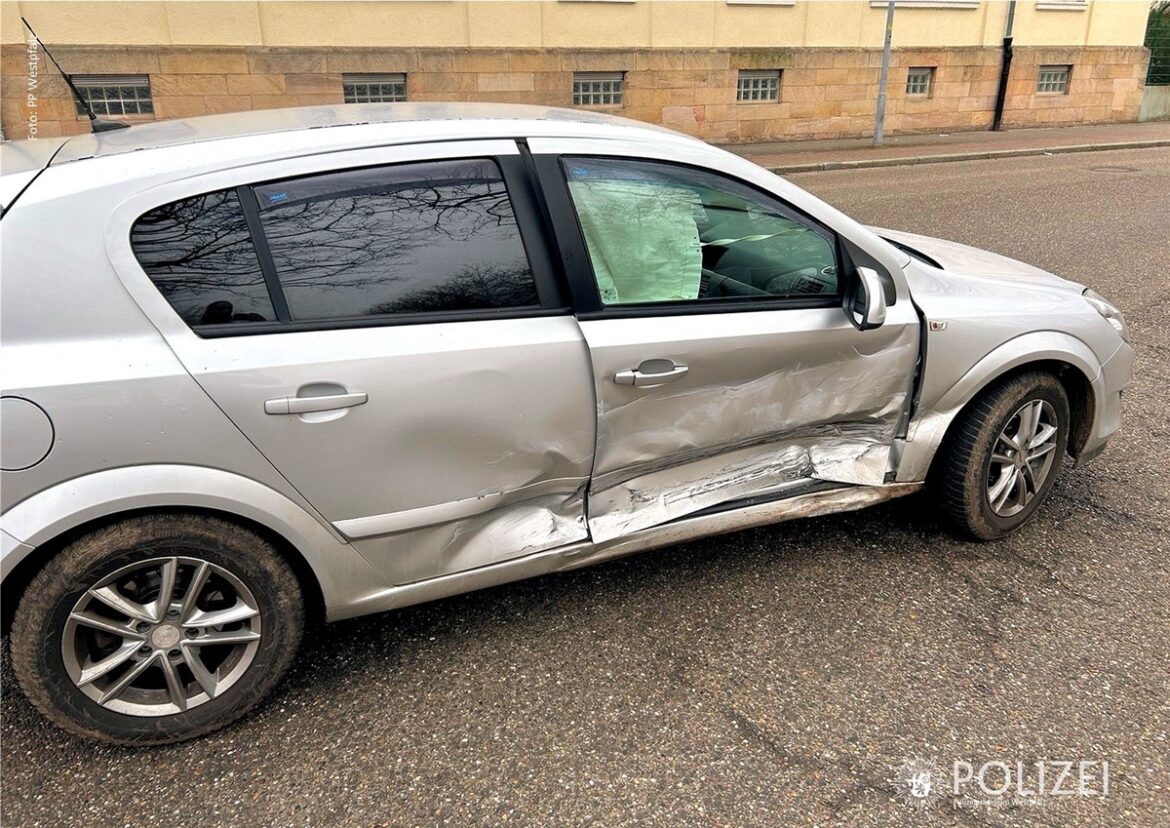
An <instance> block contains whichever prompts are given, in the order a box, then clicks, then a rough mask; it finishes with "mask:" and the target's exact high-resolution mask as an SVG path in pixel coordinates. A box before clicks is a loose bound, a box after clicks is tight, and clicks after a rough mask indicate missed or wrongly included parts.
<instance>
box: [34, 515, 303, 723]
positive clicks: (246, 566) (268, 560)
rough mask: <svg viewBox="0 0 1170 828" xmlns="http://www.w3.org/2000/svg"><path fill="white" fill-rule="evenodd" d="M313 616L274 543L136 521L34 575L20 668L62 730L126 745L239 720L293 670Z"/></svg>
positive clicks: (202, 519)
mask: <svg viewBox="0 0 1170 828" xmlns="http://www.w3.org/2000/svg"><path fill="white" fill-rule="evenodd" d="M303 621H304V609H303V604H302V598H301V593H300V589H299V585H298V583H297V579H296V576H295V575H294V574H293V572H292V570H291V569H290V568H289V566H288V564H287V563H286V562H285V561H284V560H283V558H281V556H280V555H279V553H278V552H277V551H276V550H275V549H274V548H273V547H272V545H271V544H270V543H268V542H267V541H266V540H265V539H264V538H262V537H260V536H259V535H257V534H255V533H254V532H252V531H249V530H248V529H245V528H243V527H241V526H238V525H235V524H233V523H230V522H228V521H225V520H220V519H218V518H212V517H206V516H199V515H190V514H165V515H148V516H138V517H133V518H130V519H127V520H124V521H120V522H118V523H115V524H112V525H109V526H106V527H104V528H101V529H98V530H96V531H94V532H91V533H89V534H87V535H85V536H83V537H80V538H78V539H77V540H75V541H74V542H73V543H71V544H69V545H68V546H67V547H65V548H64V549H63V550H61V552H60V553H59V554H58V555H56V556H55V557H54V558H53V559H52V560H51V561H50V562H49V563H48V564H47V565H46V566H45V568H44V569H43V570H42V571H41V572H40V573H39V574H38V576H37V577H36V578H34V579H33V581H32V583H31V584H30V585H29V587H28V589H27V590H26V591H25V593H24V595H23V596H22V598H21V600H20V603H19V605H18V607H17V610H16V615H15V617H14V619H13V627H12V636H11V641H12V662H13V668H14V671H15V673H16V677H17V680H18V681H19V682H20V685H21V687H22V688H23V689H24V691H25V693H26V694H27V696H28V697H29V699H30V700H31V701H32V702H33V704H35V705H36V706H37V708H39V709H40V710H41V712H42V713H44V714H45V716H47V717H48V718H49V719H51V720H52V721H53V722H55V723H56V724H58V725H60V726H61V727H62V728H64V729H65V730H68V731H70V732H72V733H76V734H78V735H81V736H87V737H91V738H95V739H101V740H104V741H108V742H114V743H118V744H165V743H168V742H177V741H181V740H183V739H189V738H192V737H195V736H199V735H202V734H204V733H208V732H210V731H212V730H215V729H217V728H220V727H222V726H224V725H225V724H228V723H229V722H231V721H233V720H235V719H237V718H238V717H240V716H242V715H243V714H244V713H245V712H247V711H248V710H249V709H250V708H252V707H253V706H254V705H255V704H256V703H257V702H258V701H260V699H262V698H263V697H264V696H265V695H266V694H267V693H268V692H269V691H270V690H271V689H272V687H273V686H274V685H275V684H276V683H277V682H278V681H279V680H280V679H281V677H282V676H283V675H284V673H285V672H286V670H287V669H288V667H289V665H290V664H291V663H292V660H293V657H294V655H295V654H296V650H297V647H298V645H299V644H300V639H301V629H302V625H303Z"/></svg>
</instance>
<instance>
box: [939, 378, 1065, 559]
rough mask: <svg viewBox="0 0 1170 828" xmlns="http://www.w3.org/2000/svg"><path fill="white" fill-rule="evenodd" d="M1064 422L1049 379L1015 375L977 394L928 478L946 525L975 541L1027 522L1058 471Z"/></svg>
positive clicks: (1058, 389)
mask: <svg viewBox="0 0 1170 828" xmlns="http://www.w3.org/2000/svg"><path fill="white" fill-rule="evenodd" d="M1033 418H1035V419H1034V420H1033ZM1069 422H1070V416H1069V403H1068V395H1067V394H1066V393H1065V390H1064V387H1063V386H1062V385H1061V384H1060V381H1059V380H1058V379H1057V378H1056V377H1055V376H1053V375H1052V374H1049V373H1044V372H1029V373H1026V374H1018V375H1016V376H1014V377H1010V378H1008V379H1006V380H1004V381H1002V382H999V383H997V384H996V385H995V386H993V387H992V388H990V389H988V390H987V391H986V392H984V393H983V394H982V395H981V396H980V397H978V398H977V399H976V400H975V401H974V403H972V404H971V405H970V406H969V407H968V408H967V409H966V410H965V411H964V412H963V413H962V414H961V415H960V419H959V421H958V422H956V423H955V426H954V429H953V431H952V432H951V434H950V435H949V436H948V439H947V443H946V444H945V446H944V449H943V452H942V455H941V457H940V461H941V462H940V464H939V466H938V468H937V470H936V473H935V481H934V482H935V489H936V492H937V494H938V496H939V500H940V501H941V505H942V508H943V512H944V514H945V515H946V517H947V518H948V520H949V522H950V523H951V524H952V525H953V526H954V527H955V528H956V529H957V530H958V531H959V532H960V533H962V534H965V535H968V536H970V537H972V538H975V539H977V540H995V539H996V538H1002V537H1003V536H1005V535H1007V534H1009V533H1011V532H1013V531H1015V530H1016V529H1018V528H1019V527H1020V526H1022V525H1023V524H1024V523H1026V522H1027V521H1028V519H1029V518H1030V517H1031V516H1032V515H1033V514H1035V512H1036V509H1038V508H1039V507H1040V505H1041V504H1042V503H1043V502H1044V500H1045V499H1046V498H1047V497H1048V493H1049V492H1050V491H1051V490H1052V485H1053V483H1054V482H1055V481H1056V477H1057V475H1058V474H1059V473H1060V470H1061V468H1062V466H1063V465H1064V455H1065V451H1066V449H1067V447H1068V435H1069ZM1024 431H1027V432H1028V433H1027V434H1026V435H1023V434H1022V432H1024ZM1021 446H1022V447H1023V448H1021Z"/></svg>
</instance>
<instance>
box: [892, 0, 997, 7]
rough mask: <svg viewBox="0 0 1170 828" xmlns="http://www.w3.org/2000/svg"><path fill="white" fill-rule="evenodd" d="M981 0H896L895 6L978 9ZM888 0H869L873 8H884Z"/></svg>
mask: <svg viewBox="0 0 1170 828" xmlns="http://www.w3.org/2000/svg"><path fill="white" fill-rule="evenodd" d="M979 3H980V0H894V7H895V8H907V9H977V8H979ZM887 5H889V4H888V3H887V2H886V0H869V6H870V8H873V9H884V8H885V7H886V6H887Z"/></svg>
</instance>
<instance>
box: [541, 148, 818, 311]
mask: <svg viewBox="0 0 1170 828" xmlns="http://www.w3.org/2000/svg"><path fill="white" fill-rule="evenodd" d="M563 163H564V168H565V173H566V177H567V179H568V183H569V193H570V196H571V197H572V201H573V205H574V207H575V209H576V211H577V217H578V220H579V222H580V224H581V230H582V233H583V235H584V237H585V243H586V246H587V248H588V251H589V259H590V262H591V264H592V266H593V275H594V278H595V279H596V281H597V289H598V292H599V293H600V295H601V300H602V302H603V303H604V304H606V305H624V304H637V303H649V302H678V301H689V300H720V299H727V298H750V297H765V298H767V297H771V298H777V297H786V298H810V297H829V296H834V295H837V294H838V285H837V262H836V255H835V252H834V249H835V245H834V240H833V237H832V235H831V234H830V233H829V232H828V231H826V230H824V229H823V228H820V227H817V226H815V225H813V224H812V223H811V222H810V221H808V220H807V219H805V218H804V217H802V216H799V215H798V214H796V213H795V212H794V211H792V210H791V209H789V208H788V207H787V206H785V205H784V204H782V203H781V202H779V201H778V200H776V199H773V198H771V197H769V196H767V195H765V194H763V193H760V192H758V191H757V190H755V189H753V188H751V187H749V186H747V185H745V184H742V183H740V182H738V181H735V180H733V179H729V178H725V177H723V176H720V175H717V174H715V173H711V172H707V171H704V170H697V169H693V168H689V167H681V166H676V165H672V164H663V163H658V162H653V161H630V160H610V159H595V158H568V159H565V160H564V162H563Z"/></svg>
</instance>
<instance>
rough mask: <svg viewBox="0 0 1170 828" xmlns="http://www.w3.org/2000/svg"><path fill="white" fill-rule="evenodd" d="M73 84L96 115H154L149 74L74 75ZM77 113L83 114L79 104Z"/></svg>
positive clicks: (83, 111) (83, 110)
mask: <svg viewBox="0 0 1170 828" xmlns="http://www.w3.org/2000/svg"><path fill="white" fill-rule="evenodd" d="M73 85H74V86H76V87H77V91H78V92H80V93H81V97H82V98H84V99H85V101H86V103H88V104H89V106H90V108H91V109H92V110H93V114H95V115H98V116H102V115H112V116H120V115H153V114H154V102H153V101H152V100H151V98H150V77H149V76H148V75H74V76H73ZM77 114H78V115H85V114H86V112H85V109H84V108H82V106H81V104H78V105H77Z"/></svg>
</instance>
